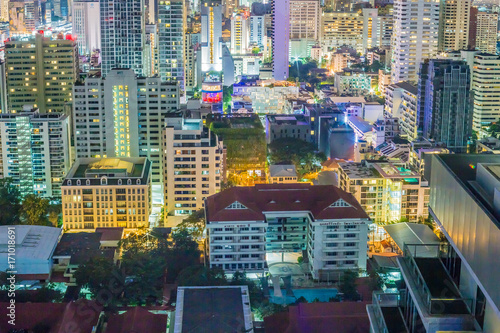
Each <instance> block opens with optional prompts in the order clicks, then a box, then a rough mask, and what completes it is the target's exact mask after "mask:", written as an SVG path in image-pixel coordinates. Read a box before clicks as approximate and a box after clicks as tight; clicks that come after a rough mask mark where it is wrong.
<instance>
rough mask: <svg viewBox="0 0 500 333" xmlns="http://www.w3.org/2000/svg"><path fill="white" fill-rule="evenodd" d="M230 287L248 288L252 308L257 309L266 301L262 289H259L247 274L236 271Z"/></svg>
mask: <svg viewBox="0 0 500 333" xmlns="http://www.w3.org/2000/svg"><path fill="white" fill-rule="evenodd" d="M230 285H233V286H247V287H248V293H249V294H250V302H251V303H252V308H257V307H258V306H259V305H260V304H261V303H262V302H263V301H264V293H263V292H262V289H261V288H259V287H258V286H257V285H256V284H255V282H254V281H253V280H251V279H249V278H248V277H247V274H246V273H245V272H240V271H236V272H235V273H234V274H233V278H232V279H231V282H230Z"/></svg>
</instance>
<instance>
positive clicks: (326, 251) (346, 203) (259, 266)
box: [205, 184, 370, 279]
mask: <svg viewBox="0 0 500 333" xmlns="http://www.w3.org/2000/svg"><path fill="white" fill-rule="evenodd" d="M205 214H206V228H207V244H206V247H207V256H208V259H209V265H210V267H219V268H222V269H223V270H224V271H225V272H227V273H234V272H235V271H237V270H239V271H242V270H245V271H246V272H248V273H250V274H254V275H255V274H263V273H264V272H266V271H268V267H269V265H270V264H272V263H273V262H272V260H271V258H272V257H273V254H280V257H281V258H282V260H283V261H287V260H286V259H287V258H294V256H295V259H289V260H296V256H297V255H301V253H302V251H306V253H307V256H308V258H309V270H310V272H311V274H312V276H313V277H314V278H317V279H327V278H328V276H329V273H334V272H337V273H338V272H339V271H342V270H346V269H365V268H366V259H367V235H368V224H369V223H370V219H369V218H368V216H367V215H366V213H365V212H364V211H363V209H362V208H361V206H360V205H359V203H358V202H357V201H356V200H355V198H354V197H353V196H352V195H350V194H349V193H347V192H345V191H342V190H340V189H339V188H337V187H334V186H327V185H316V186H312V185H310V184H262V185H256V186H254V187H232V188H230V189H227V190H225V191H223V192H220V193H218V194H216V195H213V196H210V197H209V198H207V199H206V202H205Z"/></svg>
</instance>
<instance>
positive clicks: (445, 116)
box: [417, 59, 472, 152]
mask: <svg viewBox="0 0 500 333" xmlns="http://www.w3.org/2000/svg"><path fill="white" fill-rule="evenodd" d="M469 86H470V71H469V66H468V65H467V64H466V63H465V62H463V61H453V60H436V59H432V60H429V61H426V62H424V63H422V64H421V66H420V74H419V86H418V87H419V92H418V93H419V97H418V104H419V105H418V106H417V109H418V111H419V117H418V118H419V120H420V121H421V120H422V118H423V124H419V125H418V126H419V127H421V128H422V129H423V136H424V137H425V138H426V139H431V140H434V141H436V142H438V143H444V144H445V145H446V146H447V147H448V148H449V149H451V150H453V151H457V152H465V151H466V149H467V141H468V139H469V137H470V136H471V135H472V105H471V99H470V92H469ZM422 115H423V117H422Z"/></svg>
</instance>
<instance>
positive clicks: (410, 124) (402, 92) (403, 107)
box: [384, 82, 421, 141]
mask: <svg viewBox="0 0 500 333" xmlns="http://www.w3.org/2000/svg"><path fill="white" fill-rule="evenodd" d="M417 104H418V88H417V87H416V86H414V85H411V84H409V83H408V82H399V83H394V84H391V85H389V86H387V88H386V89H385V106H384V116H385V117H386V118H387V117H389V118H393V117H397V118H399V119H400V121H399V125H400V128H401V134H402V135H403V136H404V137H405V138H406V139H408V140H409V141H415V140H416V139H417V138H418V136H419V124H421V121H420V118H419V116H420V114H419V113H418V109H417Z"/></svg>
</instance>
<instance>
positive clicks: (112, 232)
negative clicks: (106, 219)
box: [95, 228, 123, 242]
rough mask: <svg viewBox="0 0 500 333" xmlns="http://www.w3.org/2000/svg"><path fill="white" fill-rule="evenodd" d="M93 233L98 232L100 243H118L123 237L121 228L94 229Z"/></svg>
mask: <svg viewBox="0 0 500 333" xmlns="http://www.w3.org/2000/svg"><path fill="white" fill-rule="evenodd" d="M95 232H100V233H101V234H102V236H101V242H102V241H114V240H116V241H119V240H121V239H122V236H123V228H96V229H95Z"/></svg>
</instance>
